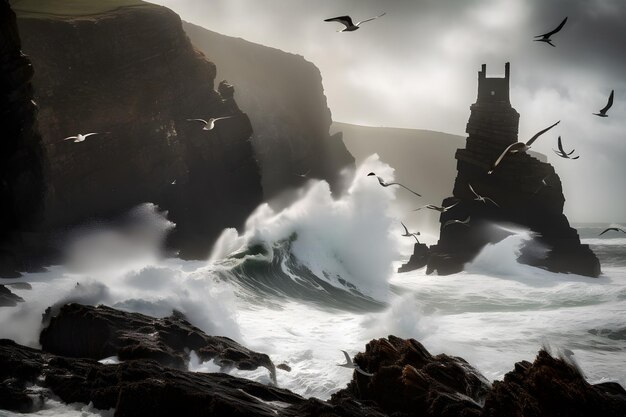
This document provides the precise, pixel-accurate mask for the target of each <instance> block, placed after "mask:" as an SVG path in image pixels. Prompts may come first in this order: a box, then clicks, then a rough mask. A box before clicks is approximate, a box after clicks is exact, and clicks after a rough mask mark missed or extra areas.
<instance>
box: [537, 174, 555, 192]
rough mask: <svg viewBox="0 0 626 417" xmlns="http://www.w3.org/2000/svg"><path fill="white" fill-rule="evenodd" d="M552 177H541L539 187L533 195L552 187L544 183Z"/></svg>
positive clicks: (549, 175)
mask: <svg viewBox="0 0 626 417" xmlns="http://www.w3.org/2000/svg"><path fill="white" fill-rule="evenodd" d="M551 176H552V174H548V175H546V176H545V177H543V178H542V179H541V185H540V186H539V187H538V188H537V190H536V191H535V192H534V194H537V193H538V192H539V191H541V189H542V188H543V187H552V186H551V185H550V184H548V182H547V181H546V180H547V179H548V178H550V177H551Z"/></svg>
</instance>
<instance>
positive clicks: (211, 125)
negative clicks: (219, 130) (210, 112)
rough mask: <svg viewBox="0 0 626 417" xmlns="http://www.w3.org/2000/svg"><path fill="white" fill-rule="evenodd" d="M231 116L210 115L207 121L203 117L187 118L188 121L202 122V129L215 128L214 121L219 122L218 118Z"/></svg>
mask: <svg viewBox="0 0 626 417" xmlns="http://www.w3.org/2000/svg"><path fill="white" fill-rule="evenodd" d="M231 117H233V116H224V117H211V118H210V119H209V121H208V122H207V121H206V120H204V119H187V121H188V122H201V123H204V127H203V128H202V130H213V128H215V122H219V121H220V120H224V119H230V118H231Z"/></svg>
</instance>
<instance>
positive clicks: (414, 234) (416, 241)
mask: <svg viewBox="0 0 626 417" xmlns="http://www.w3.org/2000/svg"><path fill="white" fill-rule="evenodd" d="M412 236H413V237H414V238H415V241H416V242H417V243H420V241H419V240H418V239H417V236H416V235H415V233H413V235H412Z"/></svg>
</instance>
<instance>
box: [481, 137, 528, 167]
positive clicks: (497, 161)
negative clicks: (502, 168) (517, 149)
mask: <svg viewBox="0 0 626 417" xmlns="http://www.w3.org/2000/svg"><path fill="white" fill-rule="evenodd" d="M520 143H521V142H515V143H512V144H510V145H509V146H507V147H506V149H505V150H504V151H503V152H502V153H501V154H500V156H499V157H498V159H496V162H494V163H493V165H492V166H491V171H489V172H487V173H488V174H491V173H492V172H493V170H494V169H496V167H497V166H498V165H499V164H500V162H502V160H503V159H504V157H505V156H506V154H507V153H509V151H510V150H511V149H512V148H513V147H514V146H519V145H520ZM522 145H523V143H522Z"/></svg>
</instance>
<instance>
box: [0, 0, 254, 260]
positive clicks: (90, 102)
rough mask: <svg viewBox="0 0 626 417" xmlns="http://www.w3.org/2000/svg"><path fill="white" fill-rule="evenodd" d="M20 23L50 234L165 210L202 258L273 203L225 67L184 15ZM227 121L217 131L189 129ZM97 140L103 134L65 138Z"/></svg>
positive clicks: (41, 16)
mask: <svg viewBox="0 0 626 417" xmlns="http://www.w3.org/2000/svg"><path fill="white" fill-rule="evenodd" d="M32 5H35V6H36V3H32ZM35 6H32V7H35ZM40 6H41V7H44V6H45V5H40ZM37 7H39V6H37ZM102 7H104V6H103V5H102ZM75 12H76V11H75ZM18 25H19V30H20V34H21V37H22V41H23V48H24V51H25V53H27V54H28V55H29V57H30V59H31V60H32V63H33V67H34V69H35V72H34V77H33V85H34V96H35V101H36V102H37V104H38V105H39V107H40V111H39V116H38V122H39V128H40V132H41V136H42V139H43V145H44V148H45V154H44V155H45V164H46V166H47V170H46V173H45V177H44V184H45V207H44V211H43V214H44V215H43V223H42V224H43V226H42V227H43V228H44V229H45V230H46V231H49V232H52V231H56V230H59V229H65V228H67V227H70V226H73V225H75V224H79V223H82V222H85V221H91V220H97V219H107V218H114V217H116V216H118V215H120V214H121V213H124V212H126V211H127V210H129V209H131V208H132V207H134V206H135V205H138V204H141V203H144V202H153V203H156V204H158V205H159V206H160V207H161V208H162V209H164V210H167V211H168V212H169V216H168V217H169V219H170V220H172V221H173V222H174V223H176V228H175V230H174V231H173V232H172V234H171V236H170V244H171V246H172V247H173V248H175V249H178V250H180V251H181V256H183V257H185V258H196V259H198V258H204V257H206V256H208V252H209V250H210V247H211V245H212V243H213V241H214V240H215V239H216V237H217V236H218V235H219V233H220V232H221V231H222V230H223V229H224V228H225V227H239V226H241V225H242V224H243V222H244V221H245V219H246V218H247V216H248V215H249V213H250V212H251V211H252V210H253V209H254V208H255V207H256V206H257V205H258V204H259V203H260V202H261V201H262V189H261V183H260V173H259V167H258V165H257V162H256V160H255V155H254V152H253V148H252V145H251V143H250V137H251V135H252V126H251V124H250V120H249V119H248V117H247V115H246V114H245V113H243V112H242V111H241V110H240V109H239V107H238V106H237V104H236V103H235V101H234V94H235V90H234V87H233V86H232V85H229V84H227V83H224V84H222V85H220V86H219V88H218V89H217V90H218V91H216V87H217V86H216V85H215V78H216V66H215V64H214V63H212V62H210V61H209V60H207V59H206V58H205V56H204V55H203V54H202V53H200V52H198V51H197V50H196V49H195V48H194V47H193V45H192V44H191V42H190V41H189V39H188V38H187V36H186V34H185V32H184V31H183V28H182V23H181V20H180V18H179V17H178V15H176V14H175V13H174V12H172V11H171V10H169V9H167V8H165V7H161V6H156V5H151V4H140V5H136V6H130V7H117V8H115V7H112V8H111V10H108V11H103V12H101V13H97V14H86V15H85V16H81V15H76V14H74V15H71V16H70V15H65V16H61V15H58V14H54V15H49V14H46V13H45V10H41V11H38V10H34V11H32V10H22V9H20V10H18ZM3 28H4V26H3ZM226 115H228V116H232V117H231V118H229V119H226V120H222V121H220V122H219V123H218V124H217V126H216V128H215V129H214V130H211V131H203V130H201V126H199V125H198V124H197V123H192V122H188V121H187V120H186V119H190V118H204V119H208V118H209V117H218V116H226ZM87 132H102V133H103V134H101V135H98V136H93V137H90V138H89V139H88V140H86V141H85V142H81V143H73V142H72V141H63V140H62V139H63V138H65V137H67V136H70V135H75V134H77V133H87ZM19 206H20V207H25V206H26V205H25V204H23V203H19Z"/></svg>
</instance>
